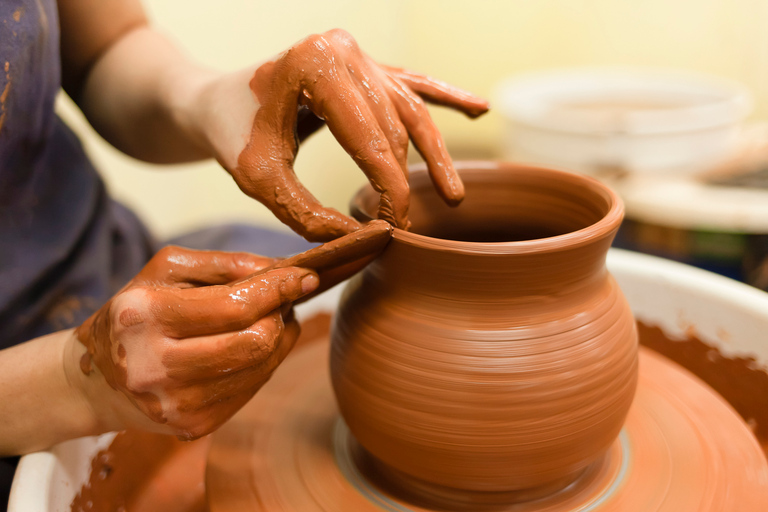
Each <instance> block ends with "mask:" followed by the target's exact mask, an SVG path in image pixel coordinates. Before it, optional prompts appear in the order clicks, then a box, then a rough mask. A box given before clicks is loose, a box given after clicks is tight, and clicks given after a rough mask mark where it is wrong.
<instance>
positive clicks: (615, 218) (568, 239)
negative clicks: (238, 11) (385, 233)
mask: <svg viewBox="0 0 768 512" xmlns="http://www.w3.org/2000/svg"><path fill="white" fill-rule="evenodd" d="M454 167H455V168H456V170H457V171H460V172H461V174H463V175H467V174H469V173H473V172H487V171H489V170H490V171H504V172H509V171H514V170H525V171H537V172H540V173H542V175H546V176H548V178H545V179H543V180H542V182H546V181H550V180H552V179H557V180H565V181H569V182H571V183H573V184H574V185H579V186H581V187H583V188H585V189H587V190H589V191H590V192H593V193H594V194H595V195H597V196H600V197H602V198H603V199H605V200H606V202H607V203H608V212H606V214H605V215H603V217H602V218H601V219H600V220H598V221H597V222H595V223H594V224H590V225H589V226H587V227H584V228H582V229H578V230H576V231H571V232H569V233H564V234H562V235H557V236H551V237H547V238H537V239H533V240H520V241H514V242H467V241H460V240H447V239H443V238H434V237H431V236H427V235H420V234H417V233H412V232H410V231H405V230H403V229H400V228H397V227H395V228H394V236H393V238H394V240H395V241H397V242H400V243H403V244H406V245H410V246H414V247H420V248H424V249H431V250H438V251H441V252H454V253H462V254H488V255H493V254H531V253H537V254H542V253H552V252H559V251H562V250H567V249H573V248H576V247H581V246H584V245H587V244H590V243H594V242H595V241H597V240H601V239H604V238H606V237H609V236H613V235H614V234H615V232H616V231H617V230H618V228H619V226H620V225H621V222H622V220H623V218H624V204H623V202H622V201H621V198H620V197H619V195H618V194H617V193H616V192H615V191H614V190H612V189H611V188H610V187H608V186H607V185H605V184H603V183H602V182H600V181H598V180H596V179H595V178H592V177H590V176H586V175H583V174H576V173H574V172H570V171H565V170H560V169H555V168H552V167H544V166H539V165H532V164H527V163H520V162H504V161H494V160H465V161H455V162H454ZM409 170H410V172H411V173H412V174H413V175H416V174H426V173H427V166H426V164H425V163H418V164H415V165H412V166H409ZM369 194H376V192H375V191H374V190H373V188H372V187H371V186H370V185H369V184H367V185H365V186H363V187H362V188H361V189H360V190H358V191H357V193H356V194H355V195H354V196H353V197H352V200H351V201H350V205H349V207H350V211H351V213H352V216H353V217H355V218H356V219H358V220H360V221H364V222H365V221H370V220H373V219H374V217H373V216H371V215H370V214H369V213H368V212H367V211H366V210H365V209H364V207H363V204H364V202H363V198H364V197H365V196H367V195H369Z"/></svg>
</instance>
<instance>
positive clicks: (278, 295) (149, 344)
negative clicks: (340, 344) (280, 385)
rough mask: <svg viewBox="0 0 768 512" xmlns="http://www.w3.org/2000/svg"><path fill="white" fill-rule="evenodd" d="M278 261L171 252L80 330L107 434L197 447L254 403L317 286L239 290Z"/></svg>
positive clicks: (256, 283)
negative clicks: (195, 442)
mask: <svg viewBox="0 0 768 512" xmlns="http://www.w3.org/2000/svg"><path fill="white" fill-rule="evenodd" d="M273 261H274V260H271V259H269V258H263V257H259V256H253V255H250V254H245V253H224V252H214V251H193V250H188V249H182V248H178V247H167V248H165V249H163V250H161V251H160V252H159V253H158V254H157V255H156V256H155V257H154V258H152V260H150V262H149V263H148V264H147V265H146V266H145V267H144V269H143V270H142V271H141V272H140V273H139V274H138V275H137V276H136V277H135V278H134V279H133V280H132V281H131V282H130V283H128V285H126V286H125V288H123V289H122V290H121V291H120V292H119V293H118V294H117V295H115V296H114V297H113V298H112V299H111V300H110V301H109V302H108V303H107V304H105V305H104V306H103V307H102V308H101V309H100V310H98V311H97V312H96V313H95V314H94V315H93V316H91V318H89V319H88V320H87V321H86V322H85V323H84V324H83V325H82V326H80V327H79V328H78V329H77V331H76V336H77V339H78V340H79V341H80V342H81V343H82V345H84V346H85V349H86V350H85V351H83V350H82V347H81V348H80V351H79V353H78V352H75V354H76V355H79V356H80V357H81V359H80V369H81V370H82V372H83V373H84V374H85V375H86V377H85V380H86V381H90V384H88V385H87V386H86V387H87V388H88V390H87V391H86V396H88V397H89V401H90V402H91V403H92V409H94V410H95V412H94V414H96V415H97V416H101V417H102V418H103V420H104V422H105V427H106V430H120V429H124V428H127V427H131V428H142V429H145V430H154V431H158V432H162V433H167V434H175V435H177V436H179V437H180V438H183V439H194V438H197V437H200V436H202V435H205V434H207V433H210V432H212V431H213V430H215V429H216V428H217V427H219V426H220V425H221V424H222V423H224V422H225V421H226V420H227V419H229V418H230V417H231V416H232V415H233V414H234V413H235V412H236V411H237V410H238V409H239V408H240V407H242V406H243V405H244V404H245V403H246V402H247V401H248V400H249V399H250V398H251V397H252V396H253V394H254V393H255V392H256V391H257V390H258V389H259V388H260V387H261V386H262V385H263V384H264V383H265V382H266V381H267V380H268V379H269V377H270V375H271V374H272V371H273V370H274V369H275V367H276V366H277V365H278V364H279V363H280V362H281V361H282V360H283V358H284V357H285V356H286V355H287V354H288V352H289V351H290V350H291V348H292V346H293V344H294V342H295V340H296V338H297V336H298V332H299V327H298V324H297V322H296V321H295V320H294V319H293V316H292V311H291V304H292V302H293V301H295V300H296V299H298V298H299V297H302V296H303V295H305V294H308V293H310V292H312V291H313V290H314V289H315V288H316V287H317V285H318V278H317V275H316V274H314V273H313V272H312V271H310V270H306V269H301V268H296V267H289V268H282V269H277V270H272V271H268V272H266V273H264V274H261V275H257V276H255V277H251V278H250V279H246V280H244V281H242V282H237V281H239V280H241V279H243V278H245V277H247V276H249V275H250V274H252V273H254V272H256V271H258V270H259V269H262V268H264V267H266V266H268V265H269V264H271V263H272V262H273ZM230 283H236V284H230ZM80 378H81V379H82V378H83V376H82V375H81V376H80ZM98 383H101V385H100V387H99V384H98ZM107 385H108V386H109V387H107ZM109 388H112V389H109ZM94 389H96V390H97V391H93V390H94Z"/></svg>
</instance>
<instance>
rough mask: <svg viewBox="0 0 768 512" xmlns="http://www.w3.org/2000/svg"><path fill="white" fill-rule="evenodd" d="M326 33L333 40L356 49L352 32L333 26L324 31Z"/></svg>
mask: <svg viewBox="0 0 768 512" xmlns="http://www.w3.org/2000/svg"><path fill="white" fill-rule="evenodd" d="M326 35H327V36H328V37H329V38H330V39H332V40H333V41H334V42H336V43H338V44H341V45H343V46H346V47H347V48H354V49H357V47H358V46H357V41H356V40H355V38H354V37H352V34H350V33H349V32H347V31H346V30H344V29H341V28H334V29H331V30H329V31H328V32H326Z"/></svg>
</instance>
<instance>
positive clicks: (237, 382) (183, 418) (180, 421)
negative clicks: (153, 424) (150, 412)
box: [169, 321, 299, 439]
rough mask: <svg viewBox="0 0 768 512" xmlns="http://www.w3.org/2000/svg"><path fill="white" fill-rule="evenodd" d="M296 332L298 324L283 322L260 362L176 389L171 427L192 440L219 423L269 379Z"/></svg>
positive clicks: (286, 351) (283, 356)
mask: <svg viewBox="0 0 768 512" xmlns="http://www.w3.org/2000/svg"><path fill="white" fill-rule="evenodd" d="M298 335H299V327H298V324H297V323H296V322H295V321H293V322H290V323H287V324H286V325H285V327H284V329H283V334H282V336H280V337H279V338H278V340H277V345H276V348H275V350H273V351H272V354H271V355H270V356H269V357H268V358H267V359H266V360H265V361H264V362H262V363H259V364H256V365H253V366H250V367H247V368H244V369H242V370H239V371H235V372H233V373H231V374H229V375H226V376H224V377H220V376H214V377H213V378H212V379H204V380H202V381H199V382H198V383H196V384H193V385H191V386H184V387H183V388H181V389H179V390H178V391H177V392H176V393H175V394H174V403H173V407H174V415H173V416H174V418H173V419H174V420H175V421H173V425H171V426H175V427H177V429H178V430H179V435H180V437H183V438H185V439H195V438H197V437H200V436H202V435H205V434H208V433H210V432H212V431H213V430H215V429H216V428H218V427H219V426H221V425H222V424H223V423H224V422H225V421H227V420H228V419H229V418H230V417H232V415H233V414H235V413H236V412H237V411H238V410H239V409H240V408H241V407H242V406H243V405H245V403H246V402H248V400H250V399H251V398H252V397H253V395H254V394H255V393H256V392H257V391H258V390H259V389H260V388H261V387H262V386H263V385H264V384H265V383H266V382H267V381H268V380H269V378H270V377H271V376H272V373H273V372H274V370H275V369H276V368H277V366H278V365H279V363H280V362H282V361H283V359H285V357H286V356H287V354H288V353H289V352H290V350H291V348H292V347H293V346H294V344H295V343H296V339H297V338H298ZM184 382H185V383H186V382H189V381H188V380H187V381H184ZM170 423H171V422H169V424H170Z"/></svg>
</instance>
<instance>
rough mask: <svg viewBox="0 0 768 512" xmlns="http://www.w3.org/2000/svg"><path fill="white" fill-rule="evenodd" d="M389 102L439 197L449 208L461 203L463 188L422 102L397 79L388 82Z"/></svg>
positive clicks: (441, 137)
mask: <svg viewBox="0 0 768 512" xmlns="http://www.w3.org/2000/svg"><path fill="white" fill-rule="evenodd" d="M390 80H391V83H392V87H391V88H390V91H391V95H392V101H393V102H394V104H395V106H396V107H397V111H398V113H399V114H400V119H402V120H403V124H404V125H405V127H406V128H407V129H408V133H409V134H410V136H411V140H412V141H413V145H414V147H415V148H416V150H417V151H418V152H419V154H421V156H422V158H424V161H425V162H426V163H427V169H428V170H429V175H430V177H431V178H432V182H433V183H434V184H435V188H436V189H437V192H438V194H440V197H442V198H443V200H444V201H445V202H446V203H448V204H449V205H451V206H456V205H458V204H459V203H460V202H461V200H462V199H464V184H463V183H462V182H461V178H460V177H459V174H458V173H457V172H456V169H455V168H454V167H453V161H452V160H451V156H450V155H449V154H448V150H447V149H446V147H445V142H443V136H442V135H440V131H439V130H438V129H437V126H436V125H435V123H434V121H432V118H431V117H430V115H429V112H428V111H427V107H426V106H425V105H424V102H423V101H422V100H421V98H419V97H418V96H417V95H416V94H414V93H413V92H412V91H411V90H410V89H408V87H406V86H405V84H403V83H402V82H401V81H400V80H398V79H397V78H390Z"/></svg>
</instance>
